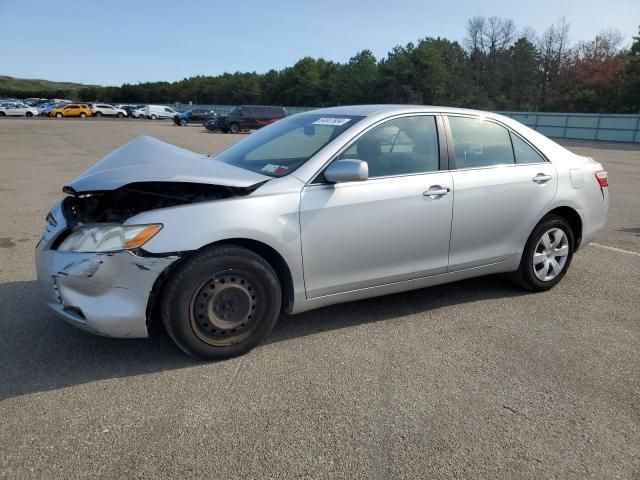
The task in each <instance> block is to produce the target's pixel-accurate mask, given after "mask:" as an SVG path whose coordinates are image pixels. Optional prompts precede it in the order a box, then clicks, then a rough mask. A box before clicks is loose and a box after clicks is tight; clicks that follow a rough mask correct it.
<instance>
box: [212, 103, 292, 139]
mask: <svg viewBox="0 0 640 480" xmlns="http://www.w3.org/2000/svg"><path fill="white" fill-rule="evenodd" d="M286 116H287V112H286V111H285V109H284V107H269V106H265V105H241V106H239V107H236V108H234V109H233V110H231V112H229V113H228V114H227V115H219V116H218V118H217V119H216V121H215V122H208V123H207V124H206V125H205V127H206V128H207V130H211V131H215V130H220V131H222V132H224V133H228V132H231V133H240V132H241V131H242V130H253V129H256V128H261V127H264V126H265V125H269V124H270V123H273V122H275V121H276V120H280V119H281V118H284V117H286Z"/></svg>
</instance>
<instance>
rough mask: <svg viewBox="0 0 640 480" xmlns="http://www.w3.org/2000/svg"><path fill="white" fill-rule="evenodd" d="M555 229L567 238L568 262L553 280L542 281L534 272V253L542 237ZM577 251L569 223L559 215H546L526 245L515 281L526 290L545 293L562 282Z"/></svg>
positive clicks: (514, 276)
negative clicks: (575, 250)
mask: <svg viewBox="0 0 640 480" xmlns="http://www.w3.org/2000/svg"><path fill="white" fill-rule="evenodd" d="M553 229H559V230H562V231H563V232H564V234H565V235H566V237H567V240H568V241H567V244H568V249H569V253H568V255H567V256H566V261H565V263H564V265H562V269H561V271H560V273H559V274H557V275H556V276H555V277H554V278H553V279H550V280H541V279H540V278H538V276H537V275H536V273H535V270H534V263H533V258H534V252H535V251H536V247H537V246H538V244H539V242H540V241H541V239H542V236H543V235H544V234H545V233H547V232H549V231H550V230H553ZM574 249H575V236H574V234H573V230H572V229H571V225H569V222H568V221H567V220H566V219H565V218H564V217H561V216H559V215H546V216H545V217H543V218H542V220H540V222H539V223H538V225H536V228H534V229H533V232H531V235H529V239H528V240H527V243H526V244H525V247H524V251H523V252H522V259H521V260H520V266H519V267H518V270H517V271H515V272H514V273H513V277H512V278H513V280H514V281H515V282H516V283H517V284H518V285H519V286H521V287H522V288H524V289H525V290H529V291H531V292H544V291H546V290H550V289H551V288H553V287H555V286H556V285H557V284H558V283H559V282H560V280H562V279H563V278H564V276H565V274H566V273H567V270H568V269H569V266H570V265H571V260H572V259H573V251H574Z"/></svg>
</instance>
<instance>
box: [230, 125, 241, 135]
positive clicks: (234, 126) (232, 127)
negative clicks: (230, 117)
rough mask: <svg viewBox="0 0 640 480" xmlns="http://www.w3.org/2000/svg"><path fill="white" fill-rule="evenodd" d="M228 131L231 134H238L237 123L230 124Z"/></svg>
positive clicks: (238, 126) (238, 127)
mask: <svg viewBox="0 0 640 480" xmlns="http://www.w3.org/2000/svg"><path fill="white" fill-rule="evenodd" d="M229 130H230V131H231V133H240V125H238V124H237V123H232V124H231V125H229Z"/></svg>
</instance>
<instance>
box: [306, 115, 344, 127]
mask: <svg viewBox="0 0 640 480" xmlns="http://www.w3.org/2000/svg"><path fill="white" fill-rule="evenodd" d="M350 121H351V119H350V118H334V117H322V118H319V119H318V120H316V121H315V122H313V125H331V126H334V127H340V126H342V125H344V124H345V123H348V122H350Z"/></svg>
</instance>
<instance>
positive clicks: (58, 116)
mask: <svg viewBox="0 0 640 480" xmlns="http://www.w3.org/2000/svg"><path fill="white" fill-rule="evenodd" d="M63 116H64V115H62V112H58V113H56V118H62V117H63Z"/></svg>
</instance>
